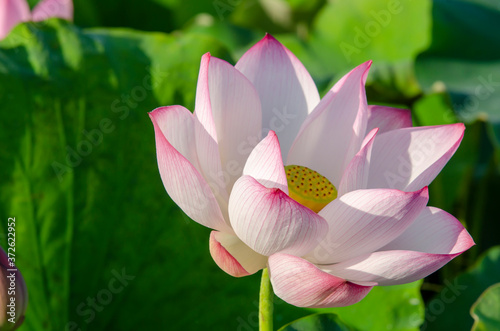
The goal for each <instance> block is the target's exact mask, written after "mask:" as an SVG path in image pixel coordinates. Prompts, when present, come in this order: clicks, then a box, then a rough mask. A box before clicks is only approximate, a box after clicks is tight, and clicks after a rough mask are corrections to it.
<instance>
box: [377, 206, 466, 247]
mask: <svg viewBox="0 0 500 331" xmlns="http://www.w3.org/2000/svg"><path fill="white" fill-rule="evenodd" d="M473 245H474V240H473V239H472V237H471V236H470V234H469V233H468V232H467V230H466V229H465V228H464V226H463V225H462V223H460V222H459V221H458V220H457V219H456V218H455V217H453V216H452V215H450V214H448V213H447V212H445V211H444V210H441V209H439V208H435V207H426V208H424V210H422V212H421V213H420V214H419V215H418V216H417V218H416V219H415V221H414V222H413V223H412V225H410V227H408V229H406V231H405V232H403V233H402V234H401V235H400V236H399V237H397V238H396V239H394V240H393V241H392V242H390V243H389V244H387V245H385V246H384V247H382V248H381V249H380V250H381V251H390V250H411V251H418V252H423V253H431V254H456V253H461V252H463V251H466V250H467V249H469V248H470V247H472V246H473Z"/></svg>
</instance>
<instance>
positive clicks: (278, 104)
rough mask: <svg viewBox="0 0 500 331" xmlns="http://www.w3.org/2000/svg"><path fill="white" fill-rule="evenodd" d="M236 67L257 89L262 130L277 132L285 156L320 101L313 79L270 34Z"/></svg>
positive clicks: (243, 57) (293, 56) (284, 156)
mask: <svg viewBox="0 0 500 331" xmlns="http://www.w3.org/2000/svg"><path fill="white" fill-rule="evenodd" d="M235 67H236V69H238V70H239V71H241V72H242V73H243V74H244V75H245V76H246V77H247V78H248V79H249V80H250V81H251V82H252V83H253V85H254V86H255V88H256V89H257V92H258V93H259V97H260V100H261V103H262V116H263V117H262V125H263V127H264V130H273V131H275V132H276V133H277V135H278V137H279V140H280V143H281V150H282V151H283V159H284V160H286V156H287V154H288V150H289V149H290V146H291V145H292V142H293V140H294V139H295V136H296V135H297V133H298V132H299V128H300V126H301V125H302V123H303V122H304V120H305V119H306V117H307V114H308V113H310V112H311V111H312V110H313V109H314V107H315V106H316V105H317V104H318V102H319V94H318V90H317V88H316V85H315V84H314V81H313V80H312V78H311V76H310V75H309V73H308V72H307V70H306V68H304V66H303V65H302V63H300V61H299V60H298V59H297V58H296V57H295V55H293V54H292V52H290V51H289V50H288V49H286V47H284V46H283V45H282V44H281V43H280V42H279V41H277V40H276V39H274V38H273V37H272V36H271V35H269V34H267V35H266V36H265V37H264V38H263V39H262V40H261V41H260V42H258V43H257V44H256V45H255V46H253V47H252V48H251V49H249V50H248V51H247V52H246V53H245V54H243V56H242V57H241V59H240V60H239V61H238V63H236V66H235Z"/></svg>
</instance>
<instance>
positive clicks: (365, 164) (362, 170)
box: [338, 128, 378, 196]
mask: <svg viewBox="0 0 500 331" xmlns="http://www.w3.org/2000/svg"><path fill="white" fill-rule="evenodd" d="M377 133H378V128H375V129H373V130H371V131H370V132H369V133H368V135H367V136H366V137H365V140H364V142H363V146H362V147H361V150H360V151H359V152H358V153H357V154H356V155H355V156H354V157H353V158H352V160H351V162H350V163H349V165H348V166H347V168H346V170H345V172H344V174H343V175H342V179H341V180H340V185H339V189H338V194H339V196H342V195H344V194H345V193H348V192H351V191H355V190H359V189H364V188H366V186H367V185H368V174H369V171H370V157H371V154H372V147H373V142H374V141H375V135H376V134H377Z"/></svg>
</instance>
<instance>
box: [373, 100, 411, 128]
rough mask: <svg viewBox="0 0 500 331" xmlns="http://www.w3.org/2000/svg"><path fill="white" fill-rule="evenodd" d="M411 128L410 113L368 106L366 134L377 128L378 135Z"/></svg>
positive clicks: (390, 108) (398, 109)
mask: <svg viewBox="0 0 500 331" xmlns="http://www.w3.org/2000/svg"><path fill="white" fill-rule="evenodd" d="M409 127H412V121H411V111H410V110H408V109H400V108H393V107H385V106H368V124H367V126H366V132H370V131H371V130H373V129H374V128H379V134H381V133H384V132H387V131H392V130H396V129H402V128H409Z"/></svg>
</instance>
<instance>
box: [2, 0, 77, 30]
mask: <svg viewBox="0 0 500 331" xmlns="http://www.w3.org/2000/svg"><path fill="white" fill-rule="evenodd" d="M51 17H59V18H62V19H66V20H68V21H72V20H73V1H72V0H42V1H40V2H39V3H38V4H37V5H36V6H35V8H34V9H33V12H32V13H30V7H29V5H28V3H27V2H26V0H0V39H3V38H5V37H6V36H7V35H8V34H9V32H10V30H12V28H13V27H15V26H16V25H17V24H19V23H21V22H27V21H34V22H39V21H43V20H46V19H48V18H51Z"/></svg>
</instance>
